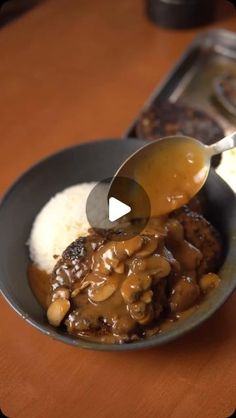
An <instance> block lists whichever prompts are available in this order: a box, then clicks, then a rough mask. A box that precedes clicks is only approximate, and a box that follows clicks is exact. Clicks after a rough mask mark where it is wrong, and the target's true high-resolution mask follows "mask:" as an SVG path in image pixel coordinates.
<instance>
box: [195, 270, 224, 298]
mask: <svg viewBox="0 0 236 418" xmlns="http://www.w3.org/2000/svg"><path fill="white" fill-rule="evenodd" d="M219 283H220V277H219V276H218V275H217V274H215V273H207V274H204V275H203V276H202V277H201V278H200V280H199V286H200V288H201V290H202V292H204V293H207V292H209V291H211V290H212V289H214V288H216V287H217V286H218V285H219Z"/></svg>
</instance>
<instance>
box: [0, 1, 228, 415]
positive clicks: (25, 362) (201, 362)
mask: <svg viewBox="0 0 236 418" xmlns="http://www.w3.org/2000/svg"><path fill="white" fill-rule="evenodd" d="M214 26H215V27H223V28H228V29H232V30H234V29H235V27H236V14H235V12H234V9H233V6H231V5H230V4H229V2H227V1H224V0H222V2H221V4H220V5H219V13H218V21H217V22H216V23H215V25H214ZM201 30H202V29H201ZM197 32H199V30H186V31H174V30H165V29H160V28H158V27H155V26H154V25H152V24H151V23H149V22H148V20H147V19H146V17H145V16H144V13H143V2H142V1H141V0H119V1H110V0H99V1H96V0H90V1H87V0H70V1H68V0H55V1H53V0H52V1H45V2H43V3H42V4H41V5H40V6H39V7H37V8H35V9H34V10H32V11H31V12H29V13H28V14H26V15H25V16H23V17H21V18H20V19H19V20H17V21H15V22H13V23H12V24H10V25H8V26H6V27H5V28H4V29H3V30H1V31H0V117H1V123H0V141H1V152H0V174H1V175H0V192H1V193H2V192H3V191H4V190H5V189H6V188H7V187H8V186H9V185H10V183H11V182H12V181H13V180H14V179H15V178H16V176H18V175H19V174H20V173H21V172H22V171H23V170H25V169H26V168H27V167H28V166H29V165H30V164H32V163H34V162H35V161H36V160H38V159H40V158H41V157H43V156H45V155H47V154H49V153H51V152H53V151H56V150H58V149H59V148H62V147H65V146H69V145H71V144H76V143H78V142H82V141H87V140H90V139H92V138H103V137H118V136H120V135H121V134H122V133H123V132H124V130H125V129H126V127H127V126H128V124H129V123H130V121H131V120H132V118H133V117H134V116H135V115H136V114H137V112H138V111H139V110H140V108H141V106H142V105H143V102H144V101H145V100H146V98H147V97H148V95H149V94H150V93H151V91H152V90H153V88H154V87H155V86H156V84H157V83H158V82H159V81H160V80H161V78H162V77H163V76H165V74H166V72H167V71H168V70H169V69H170V68H171V66H172V65H173V64H174V63H175V61H176V59H177V58H178V57H179V55H180V54H181V53H182V52H183V51H184V49H185V48H186V46H187V45H188V44H189V42H190V41H191V40H192V39H193V37H194V36H195V35H196V33H197ZM16 280H17V277H16ZM235 303H236V295H235V294H234V295H233V296H232V297H231V298H230V300H228V302H227V303H226V304H225V305H224V306H223V307H222V309H220V310H219V311H218V313H217V314H216V315H215V316H214V317H213V318H212V319H210V320H209V321H208V322H207V323H205V324H204V325H203V326H201V327H200V328H199V329H198V330H196V331H195V332H192V333H191V334H189V335H187V336H186V337H184V338H182V339H180V340H179V341H176V342H174V343H172V344H169V345H167V346H163V347H161V348H156V349H153V350H149V351H142V352H132V353H120V354H119V353H99V352H92V351H85V350H79V349H76V348H73V347H70V346H66V345H64V344H62V343H59V342H57V341H53V340H50V339H49V338H48V337H46V336H44V335H42V334H40V333H39V332H38V331H36V330H35V329H33V328H31V327H30V326H29V325H27V324H26V323H25V322H24V321H23V320H22V319H20V318H19V317H18V316H17V315H16V314H15V313H14V312H13V310H12V309H11V308H10V307H9V306H8V305H7V303H6V302H5V301H4V300H3V299H2V298H1V299H0V317H1V329H0V376H1V378H0V407H1V408H2V410H3V412H4V413H5V414H6V415H7V416H9V417H11V418H42V417H45V418H53V417H56V418H62V417H63V418H64V417H68V418H69V417H73V418H75V417H84V418H95V417H96V418H110V417H113V418H126V417H127V418H129V417H132V416H133V417H134V416H135V418H145V417H148V418H159V417H160V418H167V417H172V418H187V417H189V416H191V417H192V418H195V417H199V418H200V417H201V418H208V417H209V418H225V417H228V416H229V415H231V414H232V413H233V410H234V409H235V408H236V323H235V318H236V307H235Z"/></svg>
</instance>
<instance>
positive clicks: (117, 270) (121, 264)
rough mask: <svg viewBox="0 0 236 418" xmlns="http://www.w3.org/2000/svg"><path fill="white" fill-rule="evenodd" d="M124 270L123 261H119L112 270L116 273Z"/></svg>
mask: <svg viewBox="0 0 236 418" xmlns="http://www.w3.org/2000/svg"><path fill="white" fill-rule="evenodd" d="M124 271H125V265H124V263H119V264H118V266H117V267H115V268H114V272H115V273H118V274H123V273H124Z"/></svg>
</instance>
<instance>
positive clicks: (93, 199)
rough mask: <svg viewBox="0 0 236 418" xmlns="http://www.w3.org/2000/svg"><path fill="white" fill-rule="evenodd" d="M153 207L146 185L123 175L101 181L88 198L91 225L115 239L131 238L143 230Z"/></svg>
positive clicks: (87, 204) (102, 233)
mask: <svg viewBox="0 0 236 418" xmlns="http://www.w3.org/2000/svg"><path fill="white" fill-rule="evenodd" d="M112 180H113V181H112ZM111 181H112V184H111ZM150 209H151V206H150V201H149V198H148V195H147V193H146V192H145V190H144V189H143V187H142V186H141V185H140V184H138V183H137V182H136V181H135V180H132V179H130V178H128V177H119V176H117V177H115V179H113V178H112V177H110V178H106V179H104V180H102V181H100V182H99V183H97V184H96V186H95V187H94V188H93V189H92V191H91V192H90V194H89V196H88V198H87V202H86V215H87V219H88V222H89V224H90V226H91V228H92V229H93V230H94V231H95V232H96V233H97V234H99V235H102V236H105V237H107V238H108V239H111V240H113V241H123V240H127V239H130V238H133V237H134V236H136V235H138V234H140V233H141V232H142V230H143V229H144V228H145V226H146V225H147V222H148V220H149V217H150Z"/></svg>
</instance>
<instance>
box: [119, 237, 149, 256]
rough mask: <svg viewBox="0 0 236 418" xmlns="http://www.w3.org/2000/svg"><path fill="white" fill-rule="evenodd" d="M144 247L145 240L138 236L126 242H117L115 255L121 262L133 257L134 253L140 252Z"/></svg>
mask: <svg viewBox="0 0 236 418" xmlns="http://www.w3.org/2000/svg"><path fill="white" fill-rule="evenodd" d="M142 245H143V238H142V237H141V236H140V235H138V236H136V237H134V238H131V239H128V240H126V241H120V242H116V244H115V254H116V256H117V258H118V259H119V260H124V259H125V258H127V257H131V256H132V255H133V254H134V253H136V252H137V251H139V250H140V249H141V247H142Z"/></svg>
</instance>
